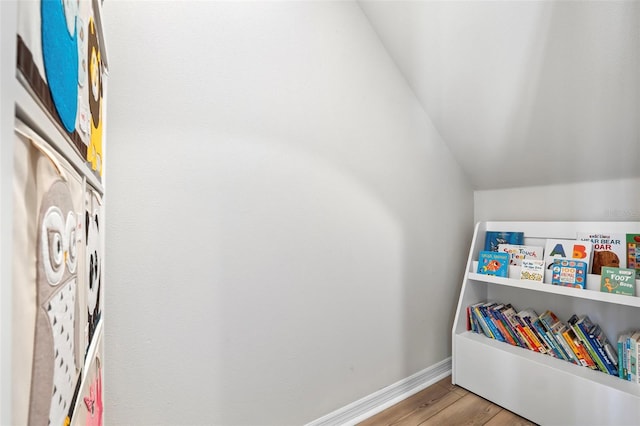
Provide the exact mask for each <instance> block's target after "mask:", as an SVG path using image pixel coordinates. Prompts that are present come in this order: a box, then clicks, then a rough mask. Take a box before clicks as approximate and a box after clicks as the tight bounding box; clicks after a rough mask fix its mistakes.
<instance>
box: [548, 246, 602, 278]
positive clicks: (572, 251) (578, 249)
mask: <svg viewBox="0 0 640 426" xmlns="http://www.w3.org/2000/svg"><path fill="white" fill-rule="evenodd" d="M592 247H593V245H592V243H591V241H576V240H555V239H548V240H547V244H546V245H545V248H544V263H545V268H547V269H551V267H552V266H553V262H554V261H555V260H556V259H573V260H579V261H581V262H585V263H586V264H587V271H588V270H589V265H590V263H589V262H590V260H591V251H592Z"/></svg>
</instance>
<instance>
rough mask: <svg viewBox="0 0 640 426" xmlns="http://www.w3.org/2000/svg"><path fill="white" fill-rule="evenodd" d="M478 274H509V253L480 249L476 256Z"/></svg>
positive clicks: (504, 275)
mask: <svg viewBox="0 0 640 426" xmlns="http://www.w3.org/2000/svg"><path fill="white" fill-rule="evenodd" d="M477 272H478V273H479V274H485V275H494V276H496V277H505V278H506V277H507V276H508V274H509V254H508V253H498V252H493V251H481V252H480V255H479V257H478V271H477Z"/></svg>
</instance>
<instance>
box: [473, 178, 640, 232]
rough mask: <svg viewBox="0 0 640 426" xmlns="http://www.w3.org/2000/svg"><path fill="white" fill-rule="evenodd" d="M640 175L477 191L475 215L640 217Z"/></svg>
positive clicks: (619, 219)
mask: <svg viewBox="0 0 640 426" xmlns="http://www.w3.org/2000/svg"><path fill="white" fill-rule="evenodd" d="M638 188H640V178H636V179H618V180H610V181H598V182H584V183H575V184H562V185H548V186H530V187H524V188H512V189H497V190H486V191H475V193H474V199H475V202H474V219H475V221H487V220H507V221H508V220H516V221H527V220H532V221H537V220H550V221H564V220H568V221H616V222H625V221H640V197H638V195H637V194H638Z"/></svg>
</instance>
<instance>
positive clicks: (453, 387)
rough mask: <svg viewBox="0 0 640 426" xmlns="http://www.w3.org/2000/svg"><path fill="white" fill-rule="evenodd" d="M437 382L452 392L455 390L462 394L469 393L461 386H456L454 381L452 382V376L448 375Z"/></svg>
mask: <svg viewBox="0 0 640 426" xmlns="http://www.w3.org/2000/svg"><path fill="white" fill-rule="evenodd" d="M435 384H436V385H438V386H444V387H445V388H447V389H448V390H450V391H452V392H455V393H457V394H458V395H460V396H465V395H466V394H468V393H469V391H468V390H466V389H463V388H461V387H460V386H456V385H454V384H453V383H451V376H447V377H445V378H444V379H442V380H440V381H438V382H436V383H435Z"/></svg>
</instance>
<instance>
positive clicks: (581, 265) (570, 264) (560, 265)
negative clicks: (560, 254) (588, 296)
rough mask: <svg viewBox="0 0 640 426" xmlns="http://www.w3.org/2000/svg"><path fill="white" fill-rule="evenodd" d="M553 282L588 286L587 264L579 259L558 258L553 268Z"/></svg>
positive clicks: (568, 285) (563, 284)
mask: <svg viewBox="0 0 640 426" xmlns="http://www.w3.org/2000/svg"><path fill="white" fill-rule="evenodd" d="M551 284H554V285H562V286H565V287H575V288H586V286H587V264H586V263H585V262H581V261H579V260H567V259H556V260H555V261H554V263H553V265H552V268H551Z"/></svg>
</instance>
